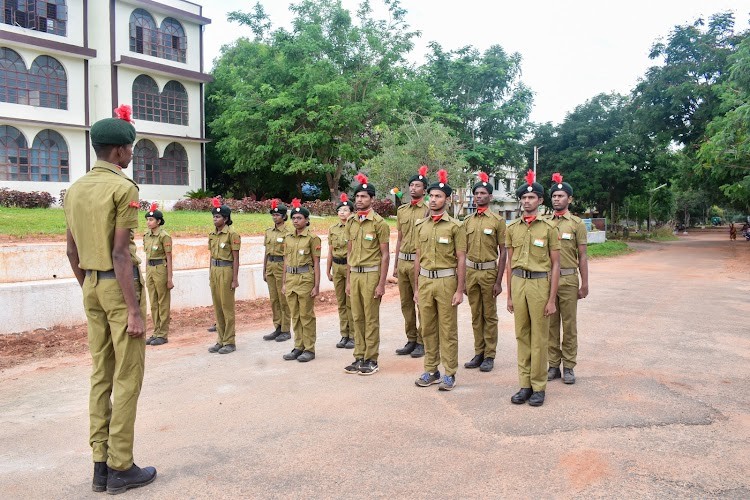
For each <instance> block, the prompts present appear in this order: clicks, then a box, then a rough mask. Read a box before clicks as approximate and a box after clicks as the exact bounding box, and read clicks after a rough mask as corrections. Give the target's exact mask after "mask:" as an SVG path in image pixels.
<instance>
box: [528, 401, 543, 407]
mask: <svg viewBox="0 0 750 500" xmlns="http://www.w3.org/2000/svg"><path fill="white" fill-rule="evenodd" d="M527 403H529V406H542V405H543V404H544V401H539V402H533V403H532V402H531V401H527Z"/></svg>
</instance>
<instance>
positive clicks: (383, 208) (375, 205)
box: [372, 198, 396, 217]
mask: <svg viewBox="0 0 750 500" xmlns="http://www.w3.org/2000/svg"><path fill="white" fill-rule="evenodd" d="M372 209H373V210H375V213H377V214H378V215H380V216H381V217H389V216H391V215H396V205H394V204H393V202H392V201H391V200H390V199H388V198H385V199H382V200H377V199H376V200H375V201H373V202H372Z"/></svg>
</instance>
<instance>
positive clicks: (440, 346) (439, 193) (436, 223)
mask: <svg viewBox="0 0 750 500" xmlns="http://www.w3.org/2000/svg"><path fill="white" fill-rule="evenodd" d="M437 175H438V182H436V183H434V184H432V185H431V186H430V187H429V188H428V189H427V192H428V193H429V194H430V215H429V216H428V217H427V218H425V219H420V220H419V221H417V225H416V226H415V230H416V238H417V260H416V264H415V266H414V275H415V276H414V281H415V283H416V285H417V292H416V293H415V294H414V302H416V303H418V304H419V314H420V316H421V324H422V339H424V347H425V358H424V370H425V372H424V373H423V374H422V375H421V376H420V377H419V378H418V379H417V380H416V384H417V385H418V386H420V387H428V386H430V385H432V384H438V383H439V384H440V385H438V389H439V390H441V391H451V390H453V388H454V387H455V386H456V371H457V370H458V305H459V304H460V303H461V302H462V301H463V298H464V294H463V291H464V288H465V286H466V283H465V278H466V233H465V232H464V228H463V227H461V223H460V222H459V221H458V220H456V219H454V218H453V217H451V216H449V215H448V214H447V212H446V208H447V200H448V199H449V198H450V195H451V193H452V192H453V189H452V188H451V187H450V186H449V185H448V173H447V172H446V171H445V170H440V171H438V173H437ZM441 362H442V363H443V368H444V369H445V375H444V376H443V377H442V378H441V377H440V372H439V371H438V365H439V364H440V363H441Z"/></svg>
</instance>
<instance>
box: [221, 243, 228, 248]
mask: <svg viewBox="0 0 750 500" xmlns="http://www.w3.org/2000/svg"><path fill="white" fill-rule="evenodd" d="M225 246H227V244H226V243H219V248H224V247H225Z"/></svg>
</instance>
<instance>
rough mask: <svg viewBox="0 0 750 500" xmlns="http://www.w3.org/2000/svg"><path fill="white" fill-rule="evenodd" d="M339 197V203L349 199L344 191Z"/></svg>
mask: <svg viewBox="0 0 750 500" xmlns="http://www.w3.org/2000/svg"><path fill="white" fill-rule="evenodd" d="M339 199H340V200H341V203H346V202H347V201H349V197H348V196H347V195H346V193H341V196H339Z"/></svg>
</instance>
